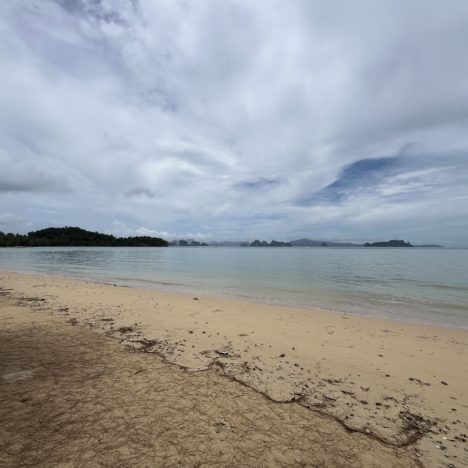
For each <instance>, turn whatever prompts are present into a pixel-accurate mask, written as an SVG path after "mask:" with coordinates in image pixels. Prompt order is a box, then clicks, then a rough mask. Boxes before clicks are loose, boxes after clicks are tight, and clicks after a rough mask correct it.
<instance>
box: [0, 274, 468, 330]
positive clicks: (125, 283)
mask: <svg viewBox="0 0 468 468" xmlns="http://www.w3.org/2000/svg"><path fill="white" fill-rule="evenodd" d="M2 273H13V274H24V275H30V276H45V277H50V278H67V279H71V280H76V281H83V282H92V283H96V284H102V285H108V286H118V287H122V288H131V289H143V290H146V291H153V292H154V293H162V294H166V293H167V294H175V295H179V294H180V295H183V296H186V295H199V296H201V297H204V298H206V299H208V300H209V299H210V298H212V299H214V300H218V299H221V300H222V299H225V300H227V301H231V300H232V301H245V302H248V303H251V304H255V305H260V306H262V305H266V306H271V307H278V308H292V309H300V310H304V311H311V312H323V313H331V314H338V315H349V316H351V317H361V318H363V319H369V320H382V321H388V322H392V323H395V324H399V323H401V324H407V325H416V326H423V327H433V328H436V329H438V328H442V329H446V330H461V331H465V332H468V325H453V324H447V323H441V322H440V323H439V322H424V321H418V320H416V319H413V318H404V317H401V316H398V317H389V316H387V315H378V314H376V315H371V314H365V313H359V312H353V311H349V310H346V311H345V310H337V309H329V308H324V307H320V306H317V305H309V304H305V303H302V302H294V301H288V300H284V302H281V301H283V299H277V300H274V299H272V300H268V299H267V298H258V297H255V296H248V295H242V294H230V293H228V292H226V291H219V292H216V291H213V290H202V291H201V292H200V289H197V287H195V286H193V287H192V286H189V285H186V286H187V288H186V289H185V288H180V289H179V288H177V286H178V285H177V284H176V283H167V282H166V283H165V282H156V281H151V280H141V279H136V280H132V279H131V278H115V279H114V280H112V279H98V278H92V277H86V276H74V275H72V274H65V273H57V274H55V273H43V272H40V273H39V272H36V271H30V270H28V271H26V270H22V271H19V270H9V269H4V268H1V269H0V275H1V274H2ZM121 281H122V282H121ZM132 283H133V284H132ZM145 284H149V285H151V286H145ZM171 285H174V286H175V287H174V288H172V287H171ZM165 286H169V287H165ZM181 286H182V285H181ZM460 309H462V306H460Z"/></svg>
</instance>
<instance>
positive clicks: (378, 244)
mask: <svg viewBox="0 0 468 468" xmlns="http://www.w3.org/2000/svg"><path fill="white" fill-rule="evenodd" d="M364 247H414V245H412V244H410V243H409V242H405V241H404V240H390V241H387V242H372V243H369V242H366V243H365V244H364Z"/></svg>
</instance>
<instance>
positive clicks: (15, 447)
mask: <svg viewBox="0 0 468 468" xmlns="http://www.w3.org/2000/svg"><path fill="white" fill-rule="evenodd" d="M0 287H1V288H2V289H1V290H0V292H1V294H2V295H1V301H2V302H1V308H0V310H1V323H2V327H1V333H2V334H3V338H2V340H1V346H2V353H1V355H2V362H1V363H0V366H1V367H0V369H1V380H0V385H1V386H2V393H1V395H2V400H1V401H0V415H1V417H2V419H3V420H4V421H7V423H6V424H4V425H3V427H2V429H1V430H2V433H1V434H0V436H1V437H0V439H1V441H2V442H1V446H0V447H1V448H2V450H1V457H2V458H0V464H1V463H4V464H5V466H14V465H15V464H18V460H21V461H22V463H23V464H24V465H25V466H28V465H32V464H36V465H37V464H39V465H40V466H50V465H51V464H52V465H53V464H54V463H55V464H63V465H66V464H67V463H68V464H69V465H67V466H84V465H86V463H88V464H89V466H95V465H97V464H99V463H101V464H104V465H106V464H107V465H112V466H128V465H132V466H145V465H146V466H147V465H151V464H153V465H155V466H172V465H176V464H177V463H179V464H181V465H182V466H217V465H219V466H456V467H458V466H466V465H468V443H467V438H466V434H467V433H468V425H467V421H468V395H467V393H468V392H467V391H466V389H467V388H468V359H467V357H468V356H467V354H468V332H467V331H465V330H462V329H455V328H442V327H432V326H427V325H416V324H410V323H400V322H397V321H388V320H379V319H376V318H364V317H359V316H355V315H350V314H340V313H332V312H325V311H320V310H313V309H305V308H295V307H279V306H274V305H267V304H258V303H253V302H249V301H247V300H241V299H233V298H228V297H223V296H207V295H202V294H199V295H193V294H190V295H189V294H181V293H173V292H163V291H155V290H149V289H141V288H130V287H123V286H115V285H113V284H101V283H96V282H91V281H85V280H77V279H71V278H63V277H54V276H39V275H28V274H22V273H11V272H2V273H0ZM83 376H86V378H84V377H83ZM22 400H24V401H22ZM57 428H59V429H57ZM67 431H71V432H70V435H67V434H68V432H67ZM32 435H34V437H32ZM46 441H47V443H45V442H46ZM47 444H49V445H47ZM46 448H47V449H46ZM46 451H48V453H51V454H52V455H50V456H52V457H55V458H52V463H47V459H46V458H45V457H46V454H45V453H46ZM15 457H16V458H15ZM41 457H42V458H41ZM158 457H160V458H158ZM70 464H71V465H70ZM93 464H94V465H93ZM197 464H198V465H197Z"/></svg>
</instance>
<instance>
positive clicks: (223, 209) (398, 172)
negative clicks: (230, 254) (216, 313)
mask: <svg viewBox="0 0 468 468" xmlns="http://www.w3.org/2000/svg"><path fill="white" fill-rule="evenodd" d="M48 226H80V227H83V228H86V229H90V230H98V231H100V232H106V233H112V234H115V235H155V236H161V237H164V238H166V239H169V240H171V239H180V238H191V239H198V240H206V241H209V240H252V239H255V238H259V239H266V240H271V239H276V240H292V239H297V238H302V237H308V238H311V239H327V240H342V241H372V240H387V239H394V238H397V239H405V240H409V241H411V242H413V243H442V244H444V245H448V246H468V2H467V1H466V0H459V1H457V0H447V1H443V2H442V1H439V0H437V1H436V0H420V1H419V0H391V1H390V0H382V1H379V2H376V1H374V0H368V1H366V0H360V1H356V2H343V1H341V0H340V1H338V0H336V1H333V0H324V1H320V0H303V1H302V0H292V1H284V0H281V1H280V0H255V1H250V0H243V1H231V0H223V1H219V0H197V1H189V0H171V1H169V0H21V1H18V0H2V1H1V2H0V230H1V231H4V232H22V233H24V232H29V231H32V230H36V229H40V228H44V227H48Z"/></svg>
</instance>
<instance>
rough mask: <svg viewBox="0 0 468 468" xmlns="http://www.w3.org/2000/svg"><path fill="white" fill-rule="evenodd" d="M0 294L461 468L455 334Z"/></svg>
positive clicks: (171, 298) (217, 301)
mask: <svg viewBox="0 0 468 468" xmlns="http://www.w3.org/2000/svg"><path fill="white" fill-rule="evenodd" d="M0 287H2V288H3V289H6V290H10V291H9V294H11V295H12V297H14V298H16V299H20V298H23V299H24V298H36V300H32V301H30V302H31V303H32V304H33V305H34V307H35V308H36V309H37V310H43V309H44V310H48V311H53V312H54V315H57V316H62V320H63V322H68V323H77V324H82V325H87V326H89V327H91V328H93V329H94V330H97V331H99V332H102V333H105V334H108V335H111V336H114V337H117V338H119V340H121V341H122V342H123V344H124V345H125V346H127V347H128V348H131V349H140V350H144V351H145V352H154V353H155V354H159V355H160V356H162V357H163V358H164V359H165V360H167V361H168V362H172V363H175V364H177V365H178V366H181V367H183V368H185V369H190V370H192V371H194V370H203V369H208V368H210V366H213V365H215V366H217V367H218V368H219V371H220V372H222V373H223V374H225V375H227V376H229V377H231V378H233V379H235V380H237V381H239V382H241V383H243V384H245V385H246V386H248V387H251V388H253V389H255V390H256V391H257V392H260V393H262V394H264V395H266V396H267V397H268V398H270V399H272V400H274V401H279V402H287V401H297V402H298V403H299V404H300V405H302V406H303V407H304V408H306V409H311V410H312V411H313V412H315V413H321V414H324V415H327V416H330V417H333V418H334V419H335V420H337V421H338V422H339V423H340V424H341V425H342V426H343V427H345V428H347V429H348V430H351V431H358V432H363V433H367V434H369V435H370V436H372V437H375V438H376V440H380V441H382V442H383V443H384V444H387V445H388V446H405V445H410V444H413V443H416V445H417V448H418V450H419V451H420V454H421V460H422V461H423V463H426V464H428V465H429V466H439V465H440V466H447V464H448V463H453V464H454V465H455V466H458V465H459V464H463V463H465V464H468V452H467V450H466V448H468V446H467V444H466V442H463V441H462V440H459V439H458V438H459V437H460V434H466V433H467V432H468V425H467V421H468V396H467V395H466V388H468V359H467V357H468V356H467V354H468V333H467V332H466V331H464V330H463V329H453V328H440V327H435V326H429V325H416V324H409V323H406V322H394V321H388V320H383V319H376V318H367V317H361V316H356V315H351V314H346V315H345V314H340V313H338V312H328V311H323V310H313V309H304V308H297V307H285V306H278V305H268V304H261V303H256V302H249V301H247V300H241V299H234V298H227V297H218V296H214V297H212V296H206V295H203V296H202V295H200V296H196V299H195V297H194V296H193V295H188V294H182V293H172V292H165V291H164V292H163V291H156V290H152V289H139V288H134V287H121V286H113V285H109V284H103V283H97V282H92V281H87V280H80V279H72V278H69V277H55V276H44V275H42V276H39V275H31V274H26V273H12V272H0ZM40 299H45V300H40ZM441 447H443V448H441Z"/></svg>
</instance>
